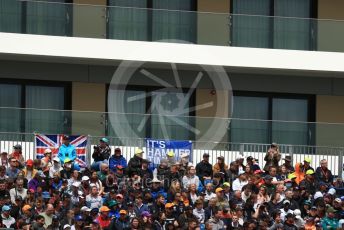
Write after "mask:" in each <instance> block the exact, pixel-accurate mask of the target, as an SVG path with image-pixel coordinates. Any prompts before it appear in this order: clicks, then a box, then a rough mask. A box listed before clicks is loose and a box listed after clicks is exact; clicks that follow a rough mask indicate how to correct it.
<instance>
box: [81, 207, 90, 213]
mask: <svg viewBox="0 0 344 230" xmlns="http://www.w3.org/2000/svg"><path fill="white" fill-rule="evenodd" d="M80 211H82V212H90V211H91V209H90V208H89V207H87V206H83V207H82V208H81V209H80Z"/></svg>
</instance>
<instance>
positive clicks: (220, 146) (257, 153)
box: [0, 133, 344, 177]
mask: <svg viewBox="0 0 344 230" xmlns="http://www.w3.org/2000/svg"><path fill="white" fill-rule="evenodd" d="M100 138H101V137H100V136H89V138H88V151H87V158H88V162H91V154H92V151H93V146H94V145H96V144H97V143H98V142H99V139H100ZM108 139H109V144H110V147H111V149H112V152H114V149H115V148H117V147H119V148H121V150H122V154H123V156H124V157H125V158H126V159H127V160H129V159H130V158H131V157H133V155H134V153H135V150H136V148H142V149H143V150H144V151H145V150H146V147H145V139H142V138H118V137H108ZM16 144H20V145H22V148H23V153H24V157H25V159H34V158H35V156H36V154H35V145H34V134H33V133H31V134H30V133H0V151H1V152H11V151H12V148H13V146H14V145H16ZM199 146H201V147H199ZM269 147H270V145H268V144H256V143H217V145H216V148H213V149H211V148H207V147H206V146H204V144H202V143H199V142H197V141H194V142H193V154H192V163H193V164H194V165H195V164H197V163H198V162H200V161H201V160H202V155H203V153H209V155H210V163H211V164H215V163H216V159H217V157H218V156H223V157H224V158H225V162H226V163H227V164H229V163H230V162H232V161H234V160H235V159H236V158H237V157H238V156H239V155H243V156H244V157H245V158H246V157H248V156H252V157H254V158H256V159H258V164H259V166H260V167H261V168H263V167H264V163H265V162H264V157H265V154H266V152H267V150H268V149H269ZM279 148H280V152H281V154H282V159H281V162H280V164H282V163H283V158H285V157H286V156H291V157H292V160H293V162H292V163H293V165H295V164H296V163H297V162H303V160H304V159H305V158H306V157H309V158H311V165H312V167H313V168H316V167H318V166H319V165H320V160H322V159H326V160H327V161H328V167H329V168H330V169H331V170H332V173H333V174H334V175H337V176H340V177H342V175H343V172H342V171H343V170H342V168H343V167H342V166H343V156H344V148H342V147H327V146H298V145H279Z"/></svg>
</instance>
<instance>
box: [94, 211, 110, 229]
mask: <svg viewBox="0 0 344 230" xmlns="http://www.w3.org/2000/svg"><path fill="white" fill-rule="evenodd" d="M99 212H100V215H99V216H98V217H97V219H96V220H97V222H98V223H99V225H100V227H101V228H102V229H107V227H109V225H110V223H111V219H110V218H109V212H110V209H109V208H108V207H107V206H102V207H101V208H100V209H99Z"/></svg>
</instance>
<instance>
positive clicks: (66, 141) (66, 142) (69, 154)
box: [57, 135, 77, 164]
mask: <svg viewBox="0 0 344 230" xmlns="http://www.w3.org/2000/svg"><path fill="white" fill-rule="evenodd" d="M62 143H63V144H62V145H61V146H60V148H59V152H58V154H57V156H58V158H59V159H60V162H61V164H64V163H66V162H65V160H66V159H69V161H72V162H73V161H74V160H75V158H76V157H77V155H76V150H75V147H74V145H71V144H70V138H69V136H67V135H65V136H63V138H62Z"/></svg>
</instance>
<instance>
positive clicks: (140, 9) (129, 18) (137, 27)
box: [108, 0, 197, 42]
mask: <svg viewBox="0 0 344 230" xmlns="http://www.w3.org/2000/svg"><path fill="white" fill-rule="evenodd" d="M108 2H109V6H110V7H108V10H109V18H108V21H109V22H108V37H109V38H113V39H123V40H139V41H156V40H167V39H173V40H181V41H188V42H196V32H197V31H196V28H197V22H196V18H197V13H196V12H190V11H195V10H196V1H195V0H173V1H171V0H109V1H108ZM111 6H113V7H111ZM159 9H160V10H159Z"/></svg>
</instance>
